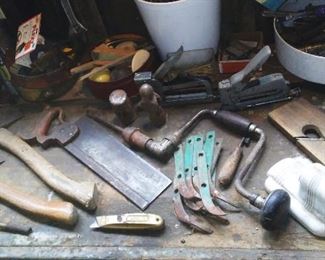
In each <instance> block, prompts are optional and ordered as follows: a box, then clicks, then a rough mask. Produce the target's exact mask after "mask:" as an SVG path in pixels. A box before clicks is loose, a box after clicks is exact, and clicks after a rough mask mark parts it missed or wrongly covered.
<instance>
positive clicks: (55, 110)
mask: <svg viewBox="0 0 325 260" xmlns="http://www.w3.org/2000/svg"><path fill="white" fill-rule="evenodd" d="M57 117H58V118H59V120H60V121H61V122H62V121H63V110H62V108H60V107H52V108H50V109H48V110H47V111H46V113H45V115H44V116H43V117H42V118H41V119H40V121H39V122H38V124H37V125H36V127H35V130H34V132H35V135H36V138H37V141H38V142H39V143H41V144H42V143H43V142H44V140H45V139H46V138H45V137H46V136H47V133H48V131H49V129H50V127H51V124H52V122H53V120H54V119H55V118H57Z"/></svg>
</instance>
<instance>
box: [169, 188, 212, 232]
mask: <svg viewBox="0 0 325 260" xmlns="http://www.w3.org/2000/svg"><path fill="white" fill-rule="evenodd" d="M174 192H175V194H174V197H173V203H174V211H175V215H176V217H177V219H178V220H179V221H181V222H183V223H185V224H188V225H190V226H191V227H193V228H194V229H195V230H197V231H200V232H202V233H206V234H212V233H213V230H212V229H211V228H210V227H209V226H208V225H207V224H206V223H204V222H203V221H202V220H201V219H200V218H198V217H197V216H195V215H192V214H189V213H188V212H186V210H185V209H184V206H183V203H182V198H181V195H180V194H179V192H178V190H177V189H175V190H174Z"/></svg>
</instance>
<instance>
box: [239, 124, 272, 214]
mask: <svg viewBox="0 0 325 260" xmlns="http://www.w3.org/2000/svg"><path fill="white" fill-rule="evenodd" d="M249 132H250V133H251V134H252V135H257V136H258V142H257V143H256V145H255V146H254V148H253V150H252V151H251V152H250V154H249V155H248V157H247V159H246V160H245V163H244V165H243V167H241V169H240V170H239V173H238V177H237V178H236V180H235V187H236V190H237V191H238V192H239V193H240V194H241V195H242V196H243V197H245V198H246V199H248V200H249V202H250V203H251V204H252V205H254V206H255V207H257V208H261V207H262V206H263V204H262V203H261V202H262V201H261V200H260V199H258V198H260V196H259V195H258V194H255V193H252V192H250V191H248V190H247V189H246V188H245V187H244V185H243V182H244V181H245V179H246V178H247V177H248V175H249V173H250V172H251V170H252V169H253V166H254V165H255V164H256V162H257V161H258V159H259V158H260V155H261V154H262V152H263V148H264V144H265V140H266V137H265V134H264V132H263V130H262V129H260V128H258V127H257V126H256V125H253V124H252V125H251V126H250V129H249ZM263 201H264V199H263Z"/></svg>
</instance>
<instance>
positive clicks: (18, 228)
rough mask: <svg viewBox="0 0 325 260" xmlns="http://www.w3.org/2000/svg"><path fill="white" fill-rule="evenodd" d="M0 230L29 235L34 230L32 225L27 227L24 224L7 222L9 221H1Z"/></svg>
mask: <svg viewBox="0 0 325 260" xmlns="http://www.w3.org/2000/svg"><path fill="white" fill-rule="evenodd" d="M0 231H4V232H9V233H13V234H19V235H24V236H29V235H30V233H32V232H33V230H32V228H31V227H25V226H22V225H18V224H17V223H15V224H14V225H12V224H7V223H0Z"/></svg>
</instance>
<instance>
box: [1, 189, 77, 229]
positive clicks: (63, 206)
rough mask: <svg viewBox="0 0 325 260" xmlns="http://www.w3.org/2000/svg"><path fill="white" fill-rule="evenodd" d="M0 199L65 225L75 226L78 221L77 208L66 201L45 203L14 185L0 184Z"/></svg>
mask: <svg viewBox="0 0 325 260" xmlns="http://www.w3.org/2000/svg"><path fill="white" fill-rule="evenodd" d="M0 199H1V200H3V201H5V202H7V203H9V204H11V205H13V206H15V207H17V208H19V209H21V210H23V211H25V212H27V213H30V214H33V215H35V216H38V217H41V218H43V219H48V220H52V221H55V222H57V223H62V224H65V225H74V224H75V223H76V222H77V220H78V213H77V210H76V208H75V207H74V206H73V205H72V204H71V203H69V202H65V201H45V200H42V199H40V198H37V197H34V196H31V195H29V194H26V193H24V192H22V191H20V190H18V189H16V188H13V187H12V185H10V186H9V185H6V184H4V183H0Z"/></svg>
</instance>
